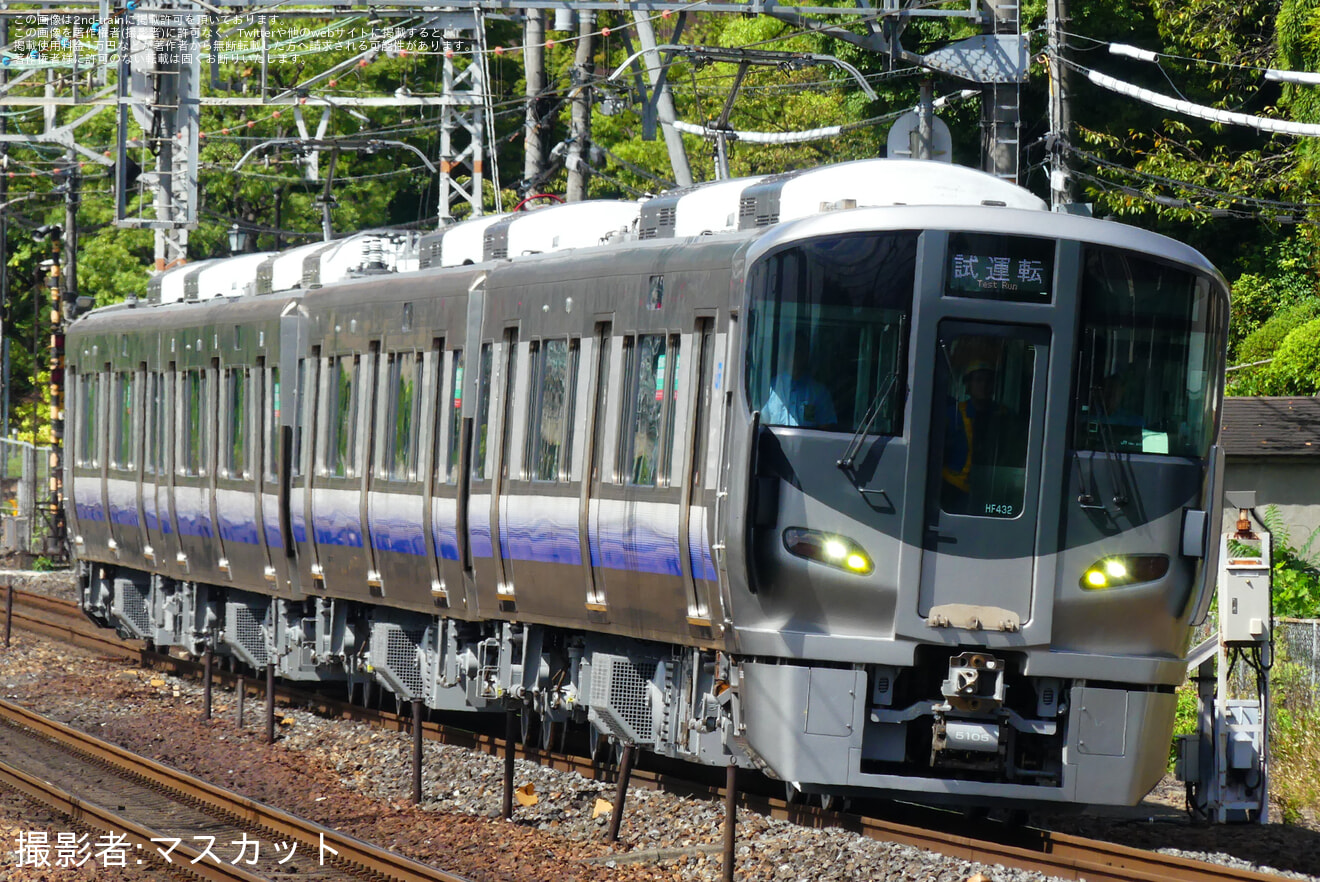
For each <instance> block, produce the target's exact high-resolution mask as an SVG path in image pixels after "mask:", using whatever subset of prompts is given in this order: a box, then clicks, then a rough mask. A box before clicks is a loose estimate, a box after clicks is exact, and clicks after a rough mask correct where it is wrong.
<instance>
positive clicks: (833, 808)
mask: <svg viewBox="0 0 1320 882" xmlns="http://www.w3.org/2000/svg"><path fill="white" fill-rule="evenodd" d="M820 807H821V808H823V809H824V810H825V811H827V812H842V811H847V810H848V800H847V799H845V798H844V797H842V796H840V795H839V794H837V793H822V794H821V795H820Z"/></svg>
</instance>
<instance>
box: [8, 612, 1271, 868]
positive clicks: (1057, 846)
mask: <svg viewBox="0 0 1320 882" xmlns="http://www.w3.org/2000/svg"><path fill="white" fill-rule="evenodd" d="M15 596H16V598H17V599H18V602H19V603H22V604H27V603H28V598H30V597H33V596H35V595H29V594H27V593H26V592H21V591H20V592H16V593H15ZM34 605H39V606H41V607H42V608H44V609H47V610H49V611H51V612H52V613H58V614H62V615H69V616H79V617H81V613H80V612H79V611H78V607H77V605H76V604H74V603H71V602H69V601H62V600H57V599H54V598H42V600H41V601H40V602H39V603H38V604H34ZM16 618H17V615H16ZM52 630H53V631H56V632H63V631H67V632H68V633H70V634H76V636H77V638H78V639H83V638H84V632H82V631H80V630H76V629H73V628H68V629H62V628H59V627H54V626H52ZM101 639H102V640H104V639H105V638H101ZM116 642H117V641H116ZM99 645H100V644H98V646H99ZM120 645H121V646H123V645H124V644H120ZM138 656H141V657H142V658H143V659H144V661H145V662H146V663H152V664H155V665H156V666H159V667H169V668H172V669H173V670H175V671H176V672H178V673H182V674H187V675H191V676H193V677H196V676H198V675H199V674H200V671H201V666H200V664H199V663H195V662H191V661H188V660H185V659H178V658H175V657H173V656H160V655H157V654H155V653H150V652H139V653H137V654H135V655H133V654H131V656H130V657H138ZM219 679H221V680H222V681H233V680H234V679H236V678H235V677H234V676H233V675H230V674H225V673H222V674H220V675H219ZM276 695H277V696H278V697H280V698H281V699H283V700H284V701H286V702H289V703H291V704H295V705H298V706H300V707H304V708H307V709H309V710H313V711H315V712H317V713H319V714H321V715H324V716H328V717H335V718H340V719H346V720H353V721H357V722H363V723H368V724H370V725H373V726H377V727H379V728H382V729H385V730H391V731H397V732H408V731H411V725H412V724H411V720H410V719H408V718H407V717H405V716H402V715H399V714H393V713H390V712H388V711H383V710H371V709H369V708H363V707H360V706H357V705H353V704H350V703H348V702H341V701H335V700H333V699H329V698H327V697H325V696H320V695H312V694H308V693H305V692H299V691H296V690H292V689H288V688H286V687H278V688H277V690H276ZM422 732H423V736H424V737H425V738H427V739H430V740H434V741H438V742H441V743H444V744H450V745H454V746H458V747H467V748H469V749H472V750H480V751H482V752H484V753H488V754H491V755H494V756H503V753H504V744H505V742H504V739H502V738H497V737H495V736H493V735H486V734H480V733H475V732H470V731H466V730H463V729H458V728H455V727H452V726H444V725H442V724H438V723H432V722H427V723H424V724H423V727H422ZM515 755H516V756H518V757H519V758H521V759H525V760H527V761H529V762H535V763H538V764H540V765H544V766H548V767H551V768H554V769H556V770H559V771H566V772H576V773H578V774H580V775H582V776H583V777H585V778H589V779H597V780H600V779H604V780H610V777H609V775H608V774H607V772H606V770H604V769H602V767H601V766H599V765H598V764H595V763H593V762H592V761H591V760H590V759H589V758H587V757H579V756H574V755H570V754H562V753H553V752H549V751H542V750H540V749H539V748H535V747H528V746H526V745H519V746H518V747H517V748H516V750H515ZM632 778H633V780H634V781H635V782H637V783H638V784H641V785H642V786H646V787H651V788H654V789H665V790H669V791H671V792H679V793H683V794H686V795H692V796H696V797H698V798H707V799H717V798H719V797H720V795H721V794H722V793H723V789H722V788H721V787H716V786H710V785H705V784H701V783H697V782H693V781H690V780H687V779H683V778H680V777H678V776H676V775H669V774H666V773H663V772H656V771H648V770H634V771H633V773H632ZM740 802H741V804H742V805H743V806H744V807H745V808H747V809H749V810H751V811H755V812H759V813H761V814H765V815H768V816H771V817H774V818H777V819H780V820H788V821H791V822H793V823H797V824H801V825H803V826H809V827H822V826H838V827H843V828H845V829H850V830H853V831H855V832H858V833H861V834H862V835H865V836H867V837H869V838H872V839H878V840H884V841H887V842H897V843H901V844H905V845H911V846H914V847H917V848H922V849H926V850H928V851H934V852H939V853H940V854H944V855H948V856H950V857H955V858H961V859H963V860H968V861H979V862H981V863H988V864H1003V865H1006V866H1011V867H1018V868H1021V869H1028V870H1037V871H1040V872H1045V873H1048V874H1050V875H1053V876H1058V877H1060V878H1063V879H1079V880H1080V879H1085V880H1086V882H1277V880H1278V879H1279V877H1278V875H1276V874H1272V873H1264V872H1260V871H1255V870H1246V869H1241V868H1237V867H1230V866H1224V865H1221V864H1212V863H1207V862H1204V861H1196V860H1192V859H1189V858H1182V857H1175V856H1173V855H1165V854H1160V853H1159V852H1152V851H1146V850H1143V849H1138V848H1132V847H1130V846H1125V845H1118V844H1116V843H1112V842H1105V841H1103V840H1094V839H1087V838H1085V837H1081V836H1073V835H1070V834H1065V833H1056V832H1052V831H1048V830H1042V829H1038V828H1034V827H1033V828H1016V829H1014V830H1012V831H1011V833H1010V835H1007V836H1005V837H1004V839H1005V841H995V840H991V839H982V838H977V837H974V836H969V835H965V834H958V833H949V832H945V831H940V830H936V829H929V828H925V827H920V826H915V825H911V824H901V823H898V822H895V821H889V820H885V819H881V818H872V817H863V816H858V815H845V814H842V813H835V812H829V811H825V810H823V809H820V808H814V807H809V806H796V805H789V804H787V803H786V802H784V801H783V800H778V799H768V798H765V797H759V796H756V795H754V794H747V793H744V794H743V795H742V797H741V800H740ZM1006 832H1009V831H1006ZM1009 839H1012V840H1013V841H1011V842H1010V841H1007V840H1009Z"/></svg>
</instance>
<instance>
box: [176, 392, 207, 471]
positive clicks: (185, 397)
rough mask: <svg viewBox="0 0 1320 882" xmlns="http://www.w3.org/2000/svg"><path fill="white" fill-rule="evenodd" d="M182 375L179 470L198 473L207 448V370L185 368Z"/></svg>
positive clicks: (179, 396)
mask: <svg viewBox="0 0 1320 882" xmlns="http://www.w3.org/2000/svg"><path fill="white" fill-rule="evenodd" d="M176 377H177V378H178V400H179V408H178V410H179V413H180V415H181V419H180V420H179V434H178V448H177V449H178V457H177V459H178V463H179V468H178V470H179V474H181V475H185V476H192V477H196V476H197V475H200V474H202V454H203V452H204V451H205V450H206V437H205V433H206V418H205V415H206V410H205V408H206V372H205V371H201V370H185V371H182V372H181V373H178V374H176Z"/></svg>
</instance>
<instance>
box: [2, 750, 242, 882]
mask: <svg viewBox="0 0 1320 882" xmlns="http://www.w3.org/2000/svg"><path fill="white" fill-rule="evenodd" d="M0 787H3V788H7V789H9V790H13V791H15V792H17V793H21V794H23V795H24V796H25V797H27V798H28V799H30V800H32V801H34V802H37V803H39V804H41V805H44V806H46V807H48V808H50V809H52V810H53V811H55V812H56V813H57V814H60V815H63V816H65V817H68V818H73V819H74V820H76V821H77V822H78V823H80V824H85V825H87V826H89V827H94V828H96V829H98V830H102V831H105V832H107V833H116V834H123V835H124V836H125V840H126V842H127V843H128V844H131V845H132V846H133V852H134V853H139V852H140V853H143V854H151V853H153V852H156V851H157V849H158V843H159V842H160V841H162V840H166V839H169V838H170V837H168V836H166V835H165V833H163V832H162V831H159V830H151V829H148V828H147V827H143V826H142V825H140V824H137V823H135V822H133V821H130V820H129V819H128V818H125V817H122V816H121V815H119V814H116V813H115V812H113V811H111V810H109V809H107V808H105V807H104V806H100V805H97V804H96V803H93V802H88V801H87V800H84V799H79V798H78V797H76V796H74V795H73V794H71V793H69V792H68V791H67V790H64V789H62V788H59V787H56V786H55V785H54V784H52V783H50V782H49V781H42V780H41V779H39V778H36V777H33V776H32V775H29V774H27V773H26V772H24V771H22V770H21V769H16V768H14V767H13V766H11V765H9V764H8V763H5V762H0ZM170 853H171V854H178V855H179V856H180V857H181V858H187V860H188V861H189V863H183V862H179V863H176V862H174V861H173V860H169V861H167V860H165V859H164V858H161V859H160V861H159V863H161V864H162V865H163V866H166V867H168V868H169V869H170V871H171V872H175V871H177V872H181V873H189V874H191V875H193V876H196V877H197V878H198V879H204V880H207V882H266V880H265V879H264V878H263V877H261V876H255V875H253V874H252V873H249V872H248V871H247V870H244V869H242V868H241V867H238V866H235V865H231V864H226V863H217V862H214V861H206V860H203V856H204V853H203V852H200V851H198V850H197V849H195V848H193V847H192V846H191V845H188V844H186V843H183V842H180V843H178V844H177V845H175V846H174V848H173V849H172V851H171V852H170Z"/></svg>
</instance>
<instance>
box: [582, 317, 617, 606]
mask: <svg viewBox="0 0 1320 882" xmlns="http://www.w3.org/2000/svg"><path fill="white" fill-rule="evenodd" d="M611 327H612V326H611V324H610V323H609V322H602V323H601V324H599V325H597V326H596V340H595V346H594V347H592V348H593V349H594V350H595V352H596V379H595V389H594V394H593V396H592V401H591V429H590V431H591V434H590V436H589V438H590V440H589V442H588V446H587V451H586V462H585V465H584V468H583V477H582V487H583V496H584V497H585V498H584V500H583V504H582V513H583V514H582V517H584V518H585V520H586V529H585V530H583V531H582V533H581V535H582V542H583V545H584V546H585V547H584V549H583V555H582V559H583V561H589V562H590V566H587V567H584V568H583V569H584V570H585V572H586V574H587V609H588V610H591V611H594V612H597V613H603V612H604V611H605V609H606V606H605V572H604V570H603V569H602V567H601V558H600V531H601V485H602V483H603V482H604V481H605V476H606V470H607V469H609V468H611V465H610V464H609V463H607V462H606V459H607V457H606V453H607V446H606V440H605V439H606V437H607V431H606V429H607V426H608V425H609V420H610V417H609V405H610V403H611V402H612V401H617V400H618V396H617V395H610V362H611V359H612V358H613V356H614V346H613V338H612V337H611V336H610V332H611ZM616 371H617V368H616ZM614 419H616V420H617V419H618V414H617V411H616V413H615V414H614Z"/></svg>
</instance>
